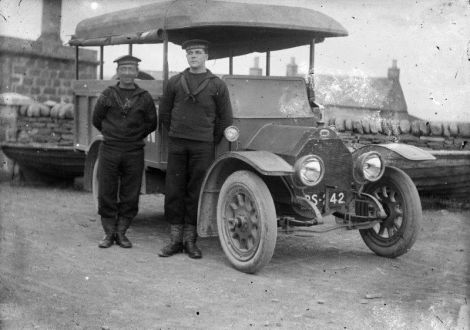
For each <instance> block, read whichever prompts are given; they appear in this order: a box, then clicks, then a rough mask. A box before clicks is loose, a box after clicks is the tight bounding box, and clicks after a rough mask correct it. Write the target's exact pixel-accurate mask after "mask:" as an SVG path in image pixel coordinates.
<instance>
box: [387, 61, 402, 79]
mask: <svg viewBox="0 0 470 330" xmlns="http://www.w3.org/2000/svg"><path fill="white" fill-rule="evenodd" d="M388 79H391V80H396V81H398V80H399V79H400V69H399V68H398V67H397V60H392V67H391V68H388Z"/></svg>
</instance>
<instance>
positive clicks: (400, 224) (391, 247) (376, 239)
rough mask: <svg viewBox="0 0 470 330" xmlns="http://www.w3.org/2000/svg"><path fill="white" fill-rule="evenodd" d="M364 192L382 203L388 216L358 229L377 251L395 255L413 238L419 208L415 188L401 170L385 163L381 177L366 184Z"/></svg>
mask: <svg viewBox="0 0 470 330" xmlns="http://www.w3.org/2000/svg"><path fill="white" fill-rule="evenodd" d="M365 192H367V193H369V194H371V195H373V196H374V197H375V198H377V200H378V201H379V202H380V203H382V206H383V208H384V210H385V212H386V214H387V218H386V219H384V220H383V221H382V222H380V223H378V224H377V225H375V226H374V227H372V228H370V229H363V230H360V233H361V236H362V239H363V240H364V242H365V243H366V245H367V246H368V247H369V248H370V249H371V250H372V251H374V252H375V253H376V254H377V255H379V256H382V257H389V258H395V257H398V256H400V255H402V254H404V253H406V252H407V251H408V250H409V249H410V248H411V247H412V246H413V244H414V242H415V241H416V237H417V236H418V232H419V229H420V224H421V218H422V211H421V201H420V198H419V195H418V191H417V189H416V187H415V185H414V183H413V181H412V180H411V179H410V177H409V176H408V175H407V174H406V173H405V172H403V171H402V170H400V169H398V168H394V167H387V168H386V169H385V172H384V175H383V177H382V178H381V179H380V180H379V181H377V182H373V183H370V184H369V185H367V186H366V187H365Z"/></svg>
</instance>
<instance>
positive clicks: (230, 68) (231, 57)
mask: <svg viewBox="0 0 470 330" xmlns="http://www.w3.org/2000/svg"><path fill="white" fill-rule="evenodd" d="M228 74H229V75H233V50H230V57H229V58H228Z"/></svg>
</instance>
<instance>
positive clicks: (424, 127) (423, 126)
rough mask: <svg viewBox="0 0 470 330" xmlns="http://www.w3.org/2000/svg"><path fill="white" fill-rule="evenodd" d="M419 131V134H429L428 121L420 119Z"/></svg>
mask: <svg viewBox="0 0 470 330" xmlns="http://www.w3.org/2000/svg"><path fill="white" fill-rule="evenodd" d="M419 133H420V135H426V136H427V135H429V122H427V121H420V122H419Z"/></svg>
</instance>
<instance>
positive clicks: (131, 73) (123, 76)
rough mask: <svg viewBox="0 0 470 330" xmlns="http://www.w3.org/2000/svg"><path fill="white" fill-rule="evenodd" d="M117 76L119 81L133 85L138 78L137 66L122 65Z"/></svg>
mask: <svg viewBox="0 0 470 330" xmlns="http://www.w3.org/2000/svg"><path fill="white" fill-rule="evenodd" d="M117 74H118V76H119V81H122V82H123V83H124V84H132V83H134V79H135V78H137V74H138V70H137V65H135V64H122V65H120V66H118V68H117Z"/></svg>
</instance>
